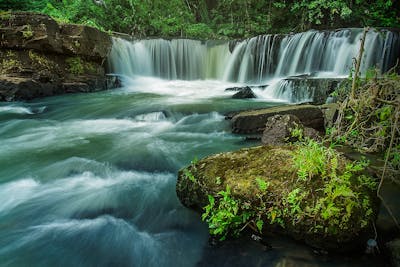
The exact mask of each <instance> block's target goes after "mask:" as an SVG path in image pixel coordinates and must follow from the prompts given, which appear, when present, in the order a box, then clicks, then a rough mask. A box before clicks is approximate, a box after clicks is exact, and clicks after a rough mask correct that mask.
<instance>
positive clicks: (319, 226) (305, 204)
mask: <svg viewBox="0 0 400 267" xmlns="http://www.w3.org/2000/svg"><path fill="white" fill-rule="evenodd" d="M364 168H365V164H364V163H362V162H358V163H357V162H351V161H349V160H348V159H346V158H344V157H343V156H342V155H340V154H338V153H337V152H335V151H334V150H332V149H328V148H325V147H323V146H321V145H320V144H318V143H317V142H314V141H310V142H309V144H308V145H307V146H304V145H303V146H297V145H296V146H295V145H293V146H259V147H253V148H245V149H242V150H239V151H235V152H228V153H220V154H216V155H212V156H209V157H206V158H204V159H202V160H200V161H198V162H196V163H193V164H191V165H190V166H188V167H187V168H184V169H182V170H180V171H179V174H178V181H177V186H176V190H177V195H178V197H179V199H180V201H181V202H182V203H183V204H184V205H185V206H187V207H190V208H193V209H195V210H197V211H200V212H203V219H204V220H206V221H207V222H208V223H209V227H210V233H216V232H217V233H220V234H221V235H225V234H229V233H225V232H224V230H227V232H229V231H230V232H231V233H232V232H233V233H237V232H238V230H237V229H236V230H235V229H233V228H231V225H227V224H226V222H227V221H225V219H226V218H230V219H229V220H230V221H229V222H232V223H235V227H236V228H239V229H242V228H245V227H246V226H249V227H250V228H252V229H257V228H258V229H260V230H262V233H263V234H268V233H270V232H273V233H281V234H287V235H289V236H291V237H293V238H295V239H297V240H304V241H305V242H306V243H308V244H309V245H311V246H313V247H317V248H321V249H327V250H337V251H345V250H351V249H354V248H362V247H364V246H365V244H366V241H367V239H369V238H371V236H369V235H366V233H369V232H370V231H372V228H371V222H372V221H373V220H374V218H375V214H376V210H377V198H376V196H375V194H374V192H375V191H374V190H375V189H376V182H375V180H374V179H373V178H371V177H369V176H367V175H366V174H365V173H364ZM228 200H229V201H228ZM211 202H213V204H211ZM232 203H233V204H232ZM232 205H234V206H232ZM221 207H223V208H221ZM221 209H223V210H221ZM225 209H226V210H225ZM205 211H206V213H204V212H205ZM229 213H233V214H229ZM227 214H228V215H227ZM221 227H225V228H226V229H222V231H220V230H221V229H219V228H221ZM216 229H217V230H218V231H219V232H218V231H215V230H216Z"/></svg>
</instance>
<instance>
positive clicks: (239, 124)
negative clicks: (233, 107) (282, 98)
mask: <svg viewBox="0 0 400 267" xmlns="http://www.w3.org/2000/svg"><path fill="white" fill-rule="evenodd" d="M285 114H291V115H295V116H296V117H297V118H299V120H300V121H301V123H302V124H303V125H304V126H306V127H310V128H314V129H316V130H320V131H322V130H323V129H324V117H323V114H322V111H321V109H320V108H319V107H318V106H312V105H296V106H292V105H286V106H280V107H273V108H266V109H259V110H250V111H243V112H239V113H238V114H236V115H234V116H233V118H232V120H231V122H232V132H234V133H241V134H254V133H260V134H261V133H262V132H263V131H264V129H265V124H266V123H267V121H268V118H270V117H272V116H275V115H285Z"/></svg>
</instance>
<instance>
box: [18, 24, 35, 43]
mask: <svg viewBox="0 0 400 267" xmlns="http://www.w3.org/2000/svg"><path fill="white" fill-rule="evenodd" d="M21 32H22V36H23V37H24V38H25V39H30V38H32V36H33V31H32V27H31V25H29V24H27V25H25V26H24V29H23V30H22V31H21Z"/></svg>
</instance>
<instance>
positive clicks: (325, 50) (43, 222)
mask: <svg viewBox="0 0 400 267" xmlns="http://www.w3.org/2000/svg"><path fill="white" fill-rule="evenodd" d="M359 34H360V30H341V31H338V32H334V33H325V32H315V31H311V32H307V33H302V34H296V35H290V36H282V35H265V36H259V37H255V38H252V39H249V40H244V41H241V42H238V43H237V44H236V45H235V47H234V48H233V44H232V43H231V47H230V45H229V43H228V42H211V41H208V42H200V41H193V40H172V41H166V40H143V41H134V42H128V41H125V40H121V39H114V46H113V48H112V51H111V55H110V59H109V63H110V68H111V70H112V71H113V72H114V73H116V74H119V75H121V76H126V77H128V78H130V80H129V81H128V80H127V81H126V84H125V86H124V87H123V88H121V89H118V90H110V91H103V92H96V93H91V94H74V95H63V96H57V97H50V98H44V99H36V100H32V101H29V102H17V103H0V166H1V168H0V265H1V266H40V267H43V266H45V267H47V266H146V267H147V266H150V267H152V266H167V267H168V266H174V267H175V266H182V267H186V266H189V267H190V266H196V265H197V266H258V265H261V266H284V265H291V266H296V265H299V264H303V265H310V266H326V264H327V262H329V266H344V265H346V266H348V265H351V266H360V267H361V266H366V265H368V266H380V265H381V264H382V261H381V259H380V258H376V259H375V264H374V261H373V260H371V259H370V258H366V257H363V258H360V257H357V256H356V257H352V258H351V260H350V261H349V260H346V261H345V262H343V261H344V259H343V257H335V256H331V255H327V256H324V257H323V258H321V257H319V256H318V255H316V254H315V253H313V251H312V249H310V248H308V247H306V246H303V245H300V244H298V243H294V242H293V241H292V240H287V239H285V238H282V237H278V238H271V239H269V240H268V242H271V244H272V246H273V247H276V248H277V249H274V250H271V251H265V249H264V247H263V246H262V245H261V244H260V243H255V242H254V241H252V240H249V239H245V240H240V241H238V242H237V243H229V242H228V245H226V246H222V247H218V248H214V247H209V246H207V238H208V234H207V227H206V225H205V224H204V223H202V222H201V219H200V218H199V215H198V214H195V213H194V212H192V211H190V210H188V209H186V208H185V207H183V206H182V205H181V204H180V203H179V200H178V199H177V196H176V194H175V184H176V177H177V175H176V174H177V172H178V170H179V169H180V168H182V167H183V166H185V165H188V164H190V161H191V160H192V159H193V158H195V157H197V158H202V157H204V156H207V155H210V154H213V153H219V152H223V151H231V150H237V149H239V148H242V147H246V146H249V143H246V142H243V140H242V137H240V136H237V135H233V134H231V133H230V128H229V123H228V122H227V121H226V120H225V119H224V116H223V115H221V114H224V113H226V112H229V111H237V110H244V109H250V108H265V107H270V106H276V105H278V104H279V103H277V99H275V98H276V97H277V95H278V96H279V95H280V96H279V98H282V99H285V100H287V101H291V102H298V101H302V100H304V99H305V98H310V97H314V93H315V92H314V91H313V92H311V94H292V93H290V92H289V91H285V90H284V88H283V87H282V88H281V87H280V89H279V90H280V91H279V90H277V91H276V92H279V93H278V94H275V92H274V90H272V89H273V88H274V85H273V84H280V83H286V84H288V85H287V86H292V85H290V84H293V82H290V81H288V82H285V81H287V80H284V79H281V78H280V77H279V76H282V75H283V76H285V75H292V74H296V73H302V72H305V71H310V72H311V71H314V70H315V71H317V72H318V73H319V75H321V76H323V75H325V74H324V72H331V74H332V73H333V74H334V75H344V74H346V73H345V72H346V71H347V70H346V68H347V67H348V66H347V64H348V61H347V58H341V59H340V60H339V62H336V61H335V60H336V59H339V58H338V55H347V56H350V54H352V53H353V52H354V51H355V50H357V49H356V47H357V43H358V38H359ZM398 45H399V38H398V34H397V35H396V33H390V32H388V33H387V34H386V37H385V38H383V37H382V36H381V35H378V34H375V33H370V34H369V37H368V45H367V52H366V56H365V58H366V62H367V63H366V66H364V67H363V69H364V70H365V68H366V67H368V66H370V65H374V64H382V66H385V67H384V68H388V66H390V65H391V64H393V55H396V53H397V54H398V49H397V50H396V48H393V47H397V48H398ZM230 48H231V49H230ZM296 49H301V51H302V53H300V54H299V53H297V50H296ZM231 50H232V52H230V51H231ZM374 53H377V55H376V54H374ZM304 55H307V57H304ZM352 56H354V55H351V57H352ZM291 59H292V61H291ZM367 65H368V66H367ZM326 76H328V74H326ZM177 79H180V80H177ZM234 82H235V83H234ZM236 82H241V83H245V82H246V83H256V84H257V83H258V84H261V85H265V84H266V83H268V84H270V86H269V87H267V88H266V89H264V87H265V86H259V88H258V89H255V92H256V93H257V94H258V96H260V98H259V99H257V100H241V99H231V98H230V96H231V94H232V92H226V91H224V89H225V88H227V87H233V86H240V85H241V84H238V83H236ZM282 99H280V100H282ZM278 100H279V99H278ZM233 242H236V241H233ZM232 244H233V245H232ZM300 255H301V256H300ZM327 257H330V258H329V259H328V260H327Z"/></svg>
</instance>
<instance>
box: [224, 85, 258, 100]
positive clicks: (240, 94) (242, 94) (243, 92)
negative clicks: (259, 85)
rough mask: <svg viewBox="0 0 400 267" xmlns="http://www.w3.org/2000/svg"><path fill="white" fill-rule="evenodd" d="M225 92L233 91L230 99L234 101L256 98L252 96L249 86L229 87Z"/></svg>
mask: <svg viewBox="0 0 400 267" xmlns="http://www.w3.org/2000/svg"><path fill="white" fill-rule="evenodd" d="M225 91H235V92H237V93H235V94H234V95H233V96H232V98H234V99H242V98H256V97H257V96H256V95H255V94H254V92H253V90H251V88H250V87H249V86H245V87H231V88H226V89H225Z"/></svg>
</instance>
